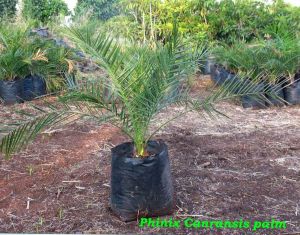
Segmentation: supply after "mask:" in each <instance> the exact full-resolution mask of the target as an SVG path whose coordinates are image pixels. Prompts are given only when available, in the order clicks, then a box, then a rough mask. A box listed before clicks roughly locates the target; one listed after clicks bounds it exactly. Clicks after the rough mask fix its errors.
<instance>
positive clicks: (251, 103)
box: [241, 79, 266, 109]
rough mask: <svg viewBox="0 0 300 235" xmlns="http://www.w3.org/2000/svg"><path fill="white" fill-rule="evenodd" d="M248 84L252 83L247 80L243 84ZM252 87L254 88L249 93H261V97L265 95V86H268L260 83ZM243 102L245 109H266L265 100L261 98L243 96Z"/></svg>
mask: <svg viewBox="0 0 300 235" xmlns="http://www.w3.org/2000/svg"><path fill="white" fill-rule="evenodd" d="M247 83H251V81H250V80H247V79H246V80H245V81H244V82H243V86H244V85H246V84H247ZM251 86H252V87H253V88H252V90H249V92H253V93H256V92H259V93H261V95H264V92H265V86H266V85H265V83H263V82H260V83H257V84H255V85H251ZM241 101H242V106H243V108H258V109H261V108H265V107H266V104H265V98H264V97H261V96H254V95H244V96H242V99H241Z"/></svg>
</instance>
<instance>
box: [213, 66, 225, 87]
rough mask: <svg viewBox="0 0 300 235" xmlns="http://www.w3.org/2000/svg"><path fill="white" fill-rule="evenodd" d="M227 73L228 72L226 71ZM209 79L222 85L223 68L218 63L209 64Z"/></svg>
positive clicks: (223, 79) (223, 78)
mask: <svg viewBox="0 0 300 235" xmlns="http://www.w3.org/2000/svg"><path fill="white" fill-rule="evenodd" d="M227 74H228V73H227ZM210 75H211V79H212V80H213V81H214V82H215V83H216V84H217V85H222V84H223V83H224V82H225V81H226V76H225V73H224V71H223V69H222V68H221V67H220V66H219V65H216V64H214V65H211V74H210Z"/></svg>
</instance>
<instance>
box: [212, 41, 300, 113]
mask: <svg viewBox="0 0 300 235" xmlns="http://www.w3.org/2000/svg"><path fill="white" fill-rule="evenodd" d="M213 55H214V59H215V63H216V64H213V65H212V66H211V68H212V69H211V73H212V79H213V80H214V81H215V82H216V83H217V84H223V83H224V82H228V81H229V80H230V79H233V78H234V79H238V77H244V78H245V77H247V79H248V81H249V82H251V80H253V78H257V77H260V84H258V86H257V89H260V90H262V89H263V88H264V87H267V89H272V90H274V91H275V92H276V93H277V95H278V97H277V99H270V100H271V102H269V103H267V104H263V103H261V102H257V100H255V99H254V98H251V97H243V98H242V103H243V106H244V107H251V106H255V107H265V106H269V105H283V103H286V104H299V103H300V76H299V72H300V42H299V40H298V38H297V37H296V36H295V35H288V36H285V37H276V38H273V39H269V40H256V41H254V42H253V43H251V44H248V43H245V42H237V43H235V44H234V45H232V46H228V45H219V46H218V47H216V48H215V49H214V51H213Z"/></svg>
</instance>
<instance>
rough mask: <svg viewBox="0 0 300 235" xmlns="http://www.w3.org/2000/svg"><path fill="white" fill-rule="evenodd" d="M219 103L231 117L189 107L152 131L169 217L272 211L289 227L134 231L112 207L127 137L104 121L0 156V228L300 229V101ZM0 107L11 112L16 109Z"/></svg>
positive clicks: (267, 214)
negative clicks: (170, 195) (249, 106)
mask: <svg viewBox="0 0 300 235" xmlns="http://www.w3.org/2000/svg"><path fill="white" fill-rule="evenodd" d="M17 107H18V106H17ZM218 107H219V109H220V110H221V111H225V113H227V114H228V115H229V116H230V117H231V120H223V119H222V120H209V119H206V118H205V117H199V116H198V115H197V114H194V113H191V114H190V115H188V116H187V117H184V118H180V119H179V120H178V121H176V122H173V123H171V124H170V126H168V127H167V128H166V129H164V130H163V131H161V132H159V133H158V135H157V138H159V139H163V140H165V142H166V143H167V144H168V146H169V155H170V160H171V168H172V175H173V182H174V186H175V197H176V204H175V205H174V214H173V215H172V216H171V217H172V218H175V219H181V220H183V219H184V218H186V217H189V216H193V217H194V218H195V219H199V220H240V219H244V220H250V221H255V220H259V221H270V220H272V219H276V220H281V221H287V229H285V230H266V229H261V230H257V231H256V232H255V233H254V232H252V231H251V230H250V229H248V230H247V229H244V230H239V229H237V230H214V229H211V230H208V229H201V230H199V229H185V228H184V227H183V226H182V228H180V229H156V228H143V229H141V228H139V227H138V222H136V221H135V222H130V223H123V222H121V221H120V220H119V219H118V218H117V217H115V216H114V215H113V214H112V212H111V210H110V208H109V192H110V160H111V158H110V149H111V147H113V146H115V145H117V144H120V143H122V142H124V141H127V140H128V139H127V137H126V136H124V135H123V134H122V133H120V131H119V130H118V129H116V128H114V127H112V126H110V125H102V126H98V125H95V124H93V123H81V122H78V123H74V124H72V125H68V126H65V127H62V129H58V130H52V131H48V132H46V133H44V134H42V135H40V136H39V138H38V139H37V141H35V142H34V143H33V144H31V145H30V146H29V147H28V148H27V149H25V150H24V151H22V152H21V153H19V154H17V155H15V156H14V157H13V158H12V159H11V160H8V161H6V160H3V159H2V158H1V159H0V232H10V233H15V232H19V233H20V232H23V233H24V232H27V233H105V234H116V233H119V234H120V233H122V234H124V233H139V234H158V233H163V234H166V233H168V234H300V131H299V128H300V107H297V106H294V107H285V108H271V109H266V110H243V109H242V108H241V107H240V106H237V105H235V104H232V103H223V104H220V105H219V106H218ZM0 110H1V114H5V115H4V116H5V118H8V117H9V113H10V112H12V111H11V110H13V109H12V108H11V107H10V108H4V107H1V108H0ZM177 111H178V108H177V107H173V108H171V109H170V110H168V111H166V112H164V113H162V114H161V115H160V116H159V118H158V120H162V119H164V118H166V117H168V116H170V115H171V114H172V113H176V112H177ZM11 115H13V113H11ZM166 218H170V216H169V217H166Z"/></svg>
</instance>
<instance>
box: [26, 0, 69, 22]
mask: <svg viewBox="0 0 300 235" xmlns="http://www.w3.org/2000/svg"><path fill="white" fill-rule="evenodd" d="M23 4H24V5H23V16H24V17H25V18H27V19H33V20H36V21H38V22H41V23H43V24H46V23H49V22H50V21H51V20H53V18H55V17H57V16H59V15H61V14H62V15H67V14H68V6H67V5H66V4H65V3H64V1H62V0H24V2H23Z"/></svg>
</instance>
